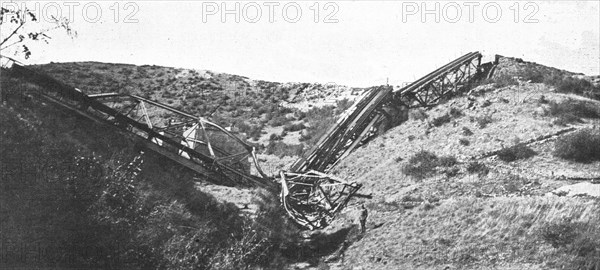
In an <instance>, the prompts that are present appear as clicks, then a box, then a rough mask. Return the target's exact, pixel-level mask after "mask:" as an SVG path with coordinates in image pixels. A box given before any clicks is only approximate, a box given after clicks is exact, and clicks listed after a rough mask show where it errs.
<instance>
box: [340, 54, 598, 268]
mask: <svg viewBox="0 0 600 270" xmlns="http://www.w3.org/2000/svg"><path fill="white" fill-rule="evenodd" d="M497 71H498V72H497V73H496V74H495V76H494V77H493V78H492V79H491V80H489V81H486V82H484V83H483V84H482V85H481V86H479V87H477V88H476V89H474V90H472V91H471V92H470V93H469V94H466V95H463V96H459V97H457V98H454V99H452V100H450V101H448V102H446V103H445V104H442V105H440V106H437V107H435V108H433V109H430V110H418V109H417V110H413V111H411V112H410V120H409V121H407V122H406V123H404V124H402V125H401V126H399V127H397V128H394V129H391V130H389V131H388V132H387V133H385V134H384V135H383V136H381V137H378V138H376V139H374V140H373V141H371V142H370V143H369V144H368V145H366V146H365V147H362V148H360V149H358V150H357V151H356V152H354V153H353V154H352V155H351V156H349V157H348V158H347V159H346V160H344V161H342V162H341V163H340V165H339V166H338V167H337V169H336V172H335V173H336V174H337V175H339V176H340V177H342V178H345V179H352V180H355V181H358V182H359V183H361V184H363V189H362V190H361V192H364V193H367V194H372V195H373V196H374V197H373V199H371V200H367V199H361V200H359V201H358V202H356V204H355V205H357V204H360V203H365V204H366V206H367V208H368V209H369V211H370V217H369V221H368V228H370V230H369V229H368V230H367V233H366V235H365V236H364V237H363V238H362V239H361V240H360V241H358V242H355V243H353V245H351V246H350V247H349V248H348V250H347V251H346V253H345V256H344V257H343V258H342V257H340V258H338V260H337V261H335V262H333V263H329V266H330V267H331V269H600V249H598V247H600V231H599V230H598V222H599V219H600V210H598V206H599V200H598V198H594V197H588V196H583V197H561V196H562V195H564V194H558V195H551V194H552V193H551V192H552V191H554V190H555V189H557V188H559V187H561V186H566V185H569V184H574V183H580V182H582V181H585V179H586V178H594V177H596V178H597V177H600V158H598V157H599V155H600V148H598V147H597V145H600V101H597V100H593V99H590V98H591V97H595V96H594V95H595V94H596V93H599V92H598V91H600V88H598V87H597V86H594V85H593V84H591V83H589V82H588V81H582V80H580V79H577V78H572V77H571V76H572V75H573V74H572V73H568V72H564V71H558V70H555V69H551V68H547V67H543V66H540V65H536V64H533V63H526V62H523V61H519V60H516V59H510V58H503V59H501V61H500V65H499V66H498V69H497ZM532 74H533V75H535V76H538V75H539V76H541V77H538V78H537V79H534V77H535V76H533V75H532ZM536 74H538V75H536ZM582 87H583V88H584V89H585V91H580V90H581V89H582ZM588 97H590V98H588ZM592 186H594V189H600V185H599V184H596V185H594V184H592ZM559 195H560V196H559ZM354 207H356V206H354ZM352 208H353V207H350V208H349V209H348V212H347V213H348V215H349V216H352V214H351V213H352V212H353V211H356V210H352Z"/></svg>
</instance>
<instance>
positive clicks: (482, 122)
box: [475, 114, 494, 128]
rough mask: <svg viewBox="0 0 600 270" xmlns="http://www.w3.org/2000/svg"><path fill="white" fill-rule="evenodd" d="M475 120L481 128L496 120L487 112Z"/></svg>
mask: <svg viewBox="0 0 600 270" xmlns="http://www.w3.org/2000/svg"><path fill="white" fill-rule="evenodd" d="M475 121H476V122H477V126H478V127H479V128H485V127H487V125H488V124H490V123H492V122H493V121H494V120H493V118H492V116H491V115H488V114H486V115H483V116H480V117H477V118H476V119H475Z"/></svg>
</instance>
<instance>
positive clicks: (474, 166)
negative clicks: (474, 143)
mask: <svg viewBox="0 0 600 270" xmlns="http://www.w3.org/2000/svg"><path fill="white" fill-rule="evenodd" d="M467 172H468V173H477V174H479V175H480V176H483V175H487V174H488V173H489V172H490V169H489V168H488V167H487V166H486V165H485V164H483V163H479V162H471V163H469V165H467Z"/></svg>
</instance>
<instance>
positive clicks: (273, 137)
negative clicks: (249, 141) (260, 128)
mask: <svg viewBox="0 0 600 270" xmlns="http://www.w3.org/2000/svg"><path fill="white" fill-rule="evenodd" d="M282 139H283V138H281V136H279V135H277V134H275V133H273V134H271V136H270V137H269V141H281V140H282Z"/></svg>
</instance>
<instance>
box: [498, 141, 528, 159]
mask: <svg viewBox="0 0 600 270" xmlns="http://www.w3.org/2000/svg"><path fill="white" fill-rule="evenodd" d="M535 155H536V152H535V151H533V150H532V149H531V148H529V147H528V146H527V145H525V144H522V143H520V144H517V145H514V146H511V147H507V148H503V149H502V150H500V151H498V154H497V156H498V158H500V160H502V161H505V162H511V161H515V160H519V159H526V158H530V157H533V156H535Z"/></svg>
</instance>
